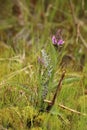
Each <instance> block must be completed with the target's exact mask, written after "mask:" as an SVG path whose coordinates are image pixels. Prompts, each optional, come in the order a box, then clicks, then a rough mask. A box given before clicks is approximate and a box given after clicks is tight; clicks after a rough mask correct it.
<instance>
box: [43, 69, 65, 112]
mask: <svg viewBox="0 0 87 130" xmlns="http://www.w3.org/2000/svg"><path fill="white" fill-rule="evenodd" d="M64 76H65V71H64V72H63V73H62V75H61V78H60V80H59V83H58V85H57V88H56V91H55V94H54V96H53V99H52V101H51V102H50V103H49V104H48V106H47V108H46V111H47V112H49V111H50V110H51V108H52V107H53V105H54V103H55V100H56V97H57V95H58V94H59V93H60V91H61V88H62V81H63V79H64ZM45 101H46V100H45Z"/></svg>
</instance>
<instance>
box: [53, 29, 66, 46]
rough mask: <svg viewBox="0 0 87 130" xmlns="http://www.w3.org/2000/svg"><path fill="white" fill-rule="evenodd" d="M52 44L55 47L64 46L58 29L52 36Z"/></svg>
mask: <svg viewBox="0 0 87 130" xmlns="http://www.w3.org/2000/svg"><path fill="white" fill-rule="evenodd" d="M52 43H53V44H54V45H57V46H59V45H62V44H64V40H63V39H62V35H61V30H60V29H59V30H58V31H57V33H56V34H55V35H53V36H52Z"/></svg>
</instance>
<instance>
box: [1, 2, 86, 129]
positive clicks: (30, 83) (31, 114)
mask: <svg viewBox="0 0 87 130" xmlns="http://www.w3.org/2000/svg"><path fill="white" fill-rule="evenodd" d="M80 2H81V1H80ZM80 2H79V0H77V2H75V1H73V4H74V7H75V9H74V10H75V15H76V17H77V18H78V19H79V20H81V22H83V23H82V24H83V25H82V26H81V27H80V30H81V35H82V36H83V38H84V40H85V41H87V37H86V30H87V27H86V13H87V12H86V10H87V6H86V4H85V7H84V13H83V12H82V11H83V10H82V5H81V4H80ZM7 3H9V2H6V5H7ZM85 3H86V1H85ZM0 4H2V2H1V3H0ZM34 4H35V3H34ZM6 5H3V6H4V7H3V6H2V7H3V9H4V8H5V6H6ZM12 5H13V3H11V5H9V6H10V7H9V6H6V11H7V14H8V15H7V16H8V17H7V16H6V17H5V16H4V15H6V12H5V14H4V11H3V10H2V17H1V18H2V20H0V130H2V129H3V130H19V129H20V130H86V129H87V103H86V100H87V94H85V92H86V91H87V60H86V59H87V55H86V50H87V48H86V46H85V45H84V42H82V40H81V39H80V38H79V39H78V41H77V40H76V37H77V35H76V26H75V25H74V22H73V18H72V14H71V9H70V3H69V1H68V0H63V1H62V0H56V1H55V2H54V1H53V0H48V1H46V0H44V1H41V0H38V1H37V3H36V5H33V3H32V2H30V1H29V0H27V1H26V2H24V1H23V0H22V1H21V2H20V6H21V9H22V17H23V20H24V21H23V22H24V25H23V26H21V24H20V19H19V18H18V17H16V16H14V15H13V14H12V11H10V12H9V13H10V14H9V13H8V10H9V9H10V8H12V7H11V6H12ZM82 13H83V15H82ZM9 16H11V17H9ZM3 21H4V22H3ZM58 28H62V29H63V39H64V41H65V43H64V44H63V46H62V47H60V48H56V47H55V46H54V45H53V44H52V41H51V37H52V35H53V34H55V32H56V30H57V29H58ZM42 50H44V52H45V55H46V56H45V55H42ZM39 58H43V59H45V64H48V66H47V67H44V65H43V63H41V62H39V61H38V59H39ZM51 69H52V70H51ZM50 70H51V74H50V76H49V75H48V73H49V71H50ZM64 70H66V74H65V77H64V80H63V82H62V89H61V91H60V93H59V95H58V96H57V98H56V102H55V104H54V105H53V107H52V109H51V111H50V112H49V113H48V112H46V111H45V109H46V107H47V103H46V102H45V103H43V101H42V94H43V93H45V91H46V90H45V89H43V86H44V84H45V85H47V88H46V89H48V93H47V95H46V99H47V100H49V101H51V100H52V98H53V96H54V93H55V91H56V87H57V84H58V82H59V80H60V78H61V75H62V73H63V71H64ZM60 104H61V105H64V106H65V107H67V108H68V109H64V108H63V107H61V106H60ZM41 109H43V111H42V112H40V110H41ZM73 110H76V111H74V112H73ZM78 112H80V114H78Z"/></svg>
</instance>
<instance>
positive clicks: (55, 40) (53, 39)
mask: <svg viewBox="0 0 87 130" xmlns="http://www.w3.org/2000/svg"><path fill="white" fill-rule="evenodd" d="M52 42H53V44H54V45H56V44H57V39H56V37H55V36H54V35H53V36H52Z"/></svg>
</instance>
